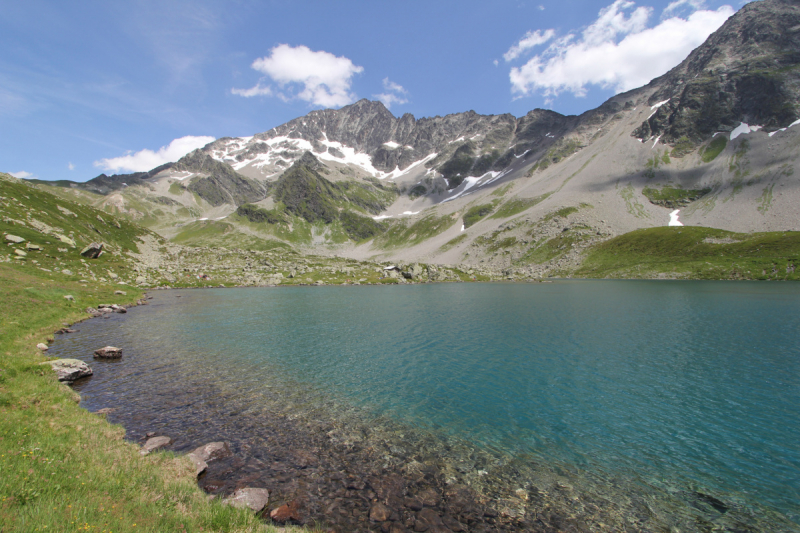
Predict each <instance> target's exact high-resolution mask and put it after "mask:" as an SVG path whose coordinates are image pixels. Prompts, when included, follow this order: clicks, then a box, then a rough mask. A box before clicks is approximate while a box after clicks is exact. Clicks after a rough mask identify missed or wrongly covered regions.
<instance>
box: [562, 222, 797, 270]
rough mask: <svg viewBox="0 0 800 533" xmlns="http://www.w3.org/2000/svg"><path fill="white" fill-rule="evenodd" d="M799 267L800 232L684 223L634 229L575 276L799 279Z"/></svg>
mask: <svg viewBox="0 0 800 533" xmlns="http://www.w3.org/2000/svg"><path fill="white" fill-rule="evenodd" d="M795 266H800V232H788V231H787V232H767V233H752V234H744V233H732V232H729V231H724V230H719V229H712V228H701V227H691V226H683V227H658V228H649V229H642V230H637V231H632V232H630V233H626V234H625V235H621V236H619V237H615V238H613V239H611V240H609V241H606V242H604V243H602V244H599V245H597V246H595V247H594V248H593V249H592V250H591V251H590V252H589V253H588V255H587V258H586V260H585V261H584V263H583V265H581V267H580V268H579V269H578V270H577V271H576V273H575V274H576V275H579V276H585V277H599V278H605V277H613V278H639V277H644V278H648V277H658V275H659V274H665V275H670V276H675V277H682V278H689V279H773V280H775V279H789V280H797V279H800V272H798V271H796V270H794V267H795ZM787 269H788V270H787Z"/></svg>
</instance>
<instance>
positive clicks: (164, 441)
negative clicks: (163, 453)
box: [139, 436, 172, 455]
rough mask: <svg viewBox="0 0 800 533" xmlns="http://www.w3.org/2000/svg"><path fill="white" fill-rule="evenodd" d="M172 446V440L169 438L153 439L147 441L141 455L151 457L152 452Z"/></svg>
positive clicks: (140, 451)
mask: <svg viewBox="0 0 800 533" xmlns="http://www.w3.org/2000/svg"><path fill="white" fill-rule="evenodd" d="M170 444H172V439H171V438H169V437H164V436H161V437H152V438H150V439H147V442H145V443H144V446H142V449H141V450H139V453H140V454H141V455H149V454H150V453H151V452H154V451H156V450H160V449H161V448H165V447H167V446H169V445H170Z"/></svg>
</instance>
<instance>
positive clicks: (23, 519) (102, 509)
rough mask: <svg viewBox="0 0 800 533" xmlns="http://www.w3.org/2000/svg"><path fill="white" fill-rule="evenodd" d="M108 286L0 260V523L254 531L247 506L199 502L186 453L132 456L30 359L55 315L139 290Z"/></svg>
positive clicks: (35, 527) (72, 315)
mask: <svg viewBox="0 0 800 533" xmlns="http://www.w3.org/2000/svg"><path fill="white" fill-rule="evenodd" d="M115 289H117V286H115V285H106V284H96V285H95V284H92V285H87V284H81V283H79V282H75V281H54V280H52V279H50V278H49V277H48V276H46V275H45V274H43V273H42V272H41V271H38V270H36V269H35V268H33V267H31V266H30V265H24V264H8V263H5V264H0V291H2V294H3V298H2V300H0V329H2V335H0V530H2V531H98V532H101V531H120V532H127V531H147V532H154V533H155V532H182V531H199V530H201V529H202V530H206V531H242V532H244V531H261V529H259V528H261V527H263V526H262V525H261V524H259V522H258V520H257V519H256V518H255V517H254V516H252V515H251V513H248V512H245V511H240V510H236V509H233V508H230V507H228V506H224V505H222V504H220V503H219V502H208V500H207V498H206V496H205V494H204V493H203V492H202V491H201V490H200V489H199V488H198V487H197V483H196V481H195V476H194V467H193V466H192V465H191V463H190V462H189V461H188V459H187V458H185V457H180V456H175V455H173V454H171V453H155V454H152V455H150V456H147V457H141V456H140V455H139V453H138V446H136V445H134V444H130V443H127V442H125V441H124V440H123V437H124V434H125V431H124V429H123V428H121V427H119V426H112V425H110V424H108V423H107V422H106V421H105V419H104V418H103V417H100V416H96V415H93V414H91V413H89V412H88V411H86V410H84V409H82V408H80V407H79V406H78V404H77V402H76V400H77V394H75V393H74V392H73V391H72V390H71V389H70V388H69V387H67V386H66V385H63V384H60V383H58V382H57V381H56V379H55V375H54V374H53V372H52V371H50V370H49V368H48V367H46V366H41V365H39V363H41V362H43V361H45V360H46V359H47V357H46V355H42V354H41V353H40V352H39V350H38V349H36V348H35V345H36V343H37V342H43V341H45V340H46V339H47V338H48V337H50V336H51V335H52V332H53V331H54V330H55V329H57V328H60V327H61V324H62V322H66V323H73V322H75V321H77V320H80V319H82V318H85V317H86V316H87V315H86V313H85V312H84V311H82V309H84V308H85V307H88V306H97V304H99V303H119V304H125V303H128V302H129V301H132V300H134V299H136V298H138V297H140V293H139V292H138V291H136V290H134V289H131V288H126V291H127V293H128V294H127V295H126V296H120V295H115V294H114V291H115ZM67 294H69V295H71V296H73V297H74V298H75V301H74V302H71V301H67V300H65V299H64V298H63V297H64V296H65V295H67ZM79 327H80V326H78V328H79Z"/></svg>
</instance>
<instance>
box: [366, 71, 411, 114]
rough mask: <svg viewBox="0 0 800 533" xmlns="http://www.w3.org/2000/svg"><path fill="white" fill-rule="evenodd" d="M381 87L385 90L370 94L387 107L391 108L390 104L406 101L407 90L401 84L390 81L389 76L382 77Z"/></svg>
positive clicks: (404, 102)
mask: <svg viewBox="0 0 800 533" xmlns="http://www.w3.org/2000/svg"><path fill="white" fill-rule="evenodd" d="M383 89H384V91H385V92H382V93H380V94H373V95H372V96H373V97H374V98H377V99H378V100H380V101H381V102H383V105H385V106H386V107H387V109H388V108H391V107H392V104H407V103H408V98H406V95H408V91H407V90H406V89H404V88H403V86H402V85H399V84H397V83H395V82H393V81H390V80H389V78H383Z"/></svg>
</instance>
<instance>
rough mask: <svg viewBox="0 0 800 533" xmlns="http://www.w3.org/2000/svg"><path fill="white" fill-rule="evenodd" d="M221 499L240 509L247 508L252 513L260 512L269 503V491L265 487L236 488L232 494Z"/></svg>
mask: <svg viewBox="0 0 800 533" xmlns="http://www.w3.org/2000/svg"><path fill="white" fill-rule="evenodd" d="M222 501H223V503H227V504H228V505H232V506H234V507H238V508H240V509H247V508H249V509H250V510H251V511H253V512H254V513H260V512H261V511H263V510H264V508H265V507H266V506H267V503H269V491H268V490H267V489H256V488H251V487H245V488H243V489H239V490H237V491H236V492H234V493H233V495H232V496H229V497H227V498H225V499H224V500H222Z"/></svg>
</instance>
